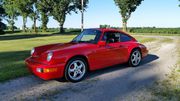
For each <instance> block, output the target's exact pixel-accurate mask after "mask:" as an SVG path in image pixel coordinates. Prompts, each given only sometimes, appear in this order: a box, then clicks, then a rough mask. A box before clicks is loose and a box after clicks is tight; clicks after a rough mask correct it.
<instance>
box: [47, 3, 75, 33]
mask: <svg viewBox="0 0 180 101" xmlns="http://www.w3.org/2000/svg"><path fill="white" fill-rule="evenodd" d="M48 1H50V3H51V4H50V5H51V7H52V10H51V12H50V13H51V15H52V16H53V18H54V19H55V20H56V21H58V22H59V26H60V33H63V32H64V28H63V26H64V22H65V19H66V15H67V14H68V13H70V12H71V11H73V10H75V7H74V5H73V3H72V0H48Z"/></svg>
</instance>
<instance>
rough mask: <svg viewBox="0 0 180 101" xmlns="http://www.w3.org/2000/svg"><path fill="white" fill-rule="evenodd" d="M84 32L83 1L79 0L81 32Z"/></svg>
mask: <svg viewBox="0 0 180 101" xmlns="http://www.w3.org/2000/svg"><path fill="white" fill-rule="evenodd" d="M83 30H84V0H81V32H82V31H83Z"/></svg>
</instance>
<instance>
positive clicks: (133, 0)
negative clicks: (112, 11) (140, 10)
mask: <svg viewBox="0 0 180 101" xmlns="http://www.w3.org/2000/svg"><path fill="white" fill-rule="evenodd" d="M114 1H115V4H116V5H117V6H118V7H119V9H120V14H121V16H122V22H123V30H124V31H127V21H128V19H129V18H130V16H131V13H132V12H134V11H135V10H136V8H137V6H139V5H140V4H141V2H142V1H143V0H114Z"/></svg>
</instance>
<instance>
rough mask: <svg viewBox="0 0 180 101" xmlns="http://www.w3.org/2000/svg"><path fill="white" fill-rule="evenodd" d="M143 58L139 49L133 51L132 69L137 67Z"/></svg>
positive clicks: (130, 61)
mask: <svg viewBox="0 0 180 101" xmlns="http://www.w3.org/2000/svg"><path fill="white" fill-rule="evenodd" d="M141 59H142V56H141V52H140V50H139V49H135V50H133V51H132V53H131V55H130V58H129V65H130V66H132V67H137V66H138V65H139V64H140V62H141Z"/></svg>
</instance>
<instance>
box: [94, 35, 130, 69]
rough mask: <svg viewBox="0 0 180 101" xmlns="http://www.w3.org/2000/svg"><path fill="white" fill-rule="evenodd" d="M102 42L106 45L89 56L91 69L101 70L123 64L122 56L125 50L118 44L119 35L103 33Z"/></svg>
mask: <svg viewBox="0 0 180 101" xmlns="http://www.w3.org/2000/svg"><path fill="white" fill-rule="evenodd" d="M102 40H103V41H106V45H105V46H100V47H98V48H97V49H96V51H95V52H94V54H93V56H91V61H92V63H93V64H92V67H93V69H94V70H95V69H101V68H104V67H108V66H112V65H116V64H119V63H122V62H124V57H125V56H124V54H125V53H126V50H127V49H126V47H125V46H124V45H123V44H121V42H120V33H117V32H105V33H104V36H103V38H102ZM111 41H112V42H111Z"/></svg>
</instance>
